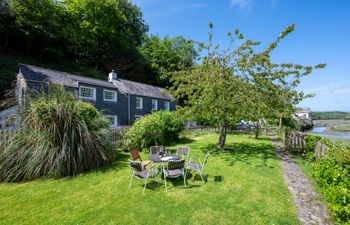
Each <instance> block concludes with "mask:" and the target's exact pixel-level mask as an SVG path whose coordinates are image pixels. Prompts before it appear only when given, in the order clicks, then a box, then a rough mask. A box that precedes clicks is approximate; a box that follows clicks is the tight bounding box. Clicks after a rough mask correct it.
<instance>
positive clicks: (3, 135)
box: [0, 126, 129, 147]
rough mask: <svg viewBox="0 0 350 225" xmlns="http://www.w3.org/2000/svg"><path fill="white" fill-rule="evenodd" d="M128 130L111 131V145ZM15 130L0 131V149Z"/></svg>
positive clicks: (121, 128)
mask: <svg viewBox="0 0 350 225" xmlns="http://www.w3.org/2000/svg"><path fill="white" fill-rule="evenodd" d="M128 129H129V127H128V126H125V127H118V128H113V129H111V139H112V144H113V145H117V143H118V141H119V139H120V137H121V135H122V134H123V133H124V132H126V131H127V130H128ZM15 132H17V131H16V130H0V147H1V146H2V147H3V146H6V145H8V144H9V143H10V142H11V137H12V135H13V134H14V133H15Z"/></svg>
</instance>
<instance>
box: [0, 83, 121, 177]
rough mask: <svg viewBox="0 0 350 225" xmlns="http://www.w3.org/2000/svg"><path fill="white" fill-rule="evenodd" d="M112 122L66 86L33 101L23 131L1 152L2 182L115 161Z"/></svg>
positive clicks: (60, 174)
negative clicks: (68, 90)
mask: <svg viewBox="0 0 350 225" xmlns="http://www.w3.org/2000/svg"><path fill="white" fill-rule="evenodd" d="M109 132H110V131H109V129H108V121H107V120H106V119H104V118H103V117H102V116H101V114H100V113H99V112H98V111H97V110H96V109H95V107H93V106H92V105H91V104H89V103H86V102H82V101H80V100H79V99H77V97H76V96H75V95H74V94H73V93H70V92H66V91H65V90H64V88H63V87H61V88H58V87H49V90H48V93H42V94H40V95H39V96H37V97H36V98H35V100H34V101H33V102H32V103H31V104H28V110H27V112H26V113H25V115H24V120H23V122H22V127H21V130H20V131H19V132H18V133H16V134H15V135H14V136H13V139H12V142H11V143H10V144H9V145H8V146H6V147H5V149H3V151H2V152H1V153H0V181H6V182H11V181H26V180H32V179H35V178H40V177H50V178H60V177H64V176H71V175H75V174H78V173H81V172H83V171H86V170H89V169H92V168H96V167H99V166H102V165H105V164H108V163H110V162H112V161H113V159H114V157H115V154H114V151H113V148H112V144H111V140H110V139H109V138H108V137H110V133H109Z"/></svg>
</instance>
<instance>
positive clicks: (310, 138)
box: [303, 135, 322, 161]
mask: <svg viewBox="0 0 350 225" xmlns="http://www.w3.org/2000/svg"><path fill="white" fill-rule="evenodd" d="M321 139H322V138H321V137H320V136H317V135H306V136H305V142H306V147H305V151H304V153H303V155H304V157H305V158H306V159H307V160H308V161H315V147H316V143H317V141H320V140H321Z"/></svg>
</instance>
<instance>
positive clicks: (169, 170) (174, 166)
mask: <svg viewBox="0 0 350 225" xmlns="http://www.w3.org/2000/svg"><path fill="white" fill-rule="evenodd" d="M163 174H164V182H165V190H166V191H168V187H167V185H166V179H167V178H177V177H180V176H182V177H183V179H184V185H185V187H186V170H185V160H184V159H182V160H171V161H169V162H168V164H167V165H166V166H165V167H164V168H163Z"/></svg>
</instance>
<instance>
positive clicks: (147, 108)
mask: <svg viewBox="0 0 350 225" xmlns="http://www.w3.org/2000/svg"><path fill="white" fill-rule="evenodd" d="M136 97H141V98H142V99H143V108H142V109H136ZM152 99H157V100H158V110H165V102H169V103H170V111H175V109H176V103H175V102H172V101H170V100H166V99H160V98H152V97H148V96H139V95H131V96H130V115H131V116H130V120H131V121H132V122H133V121H135V116H136V115H139V116H144V115H147V114H151V113H152Z"/></svg>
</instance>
